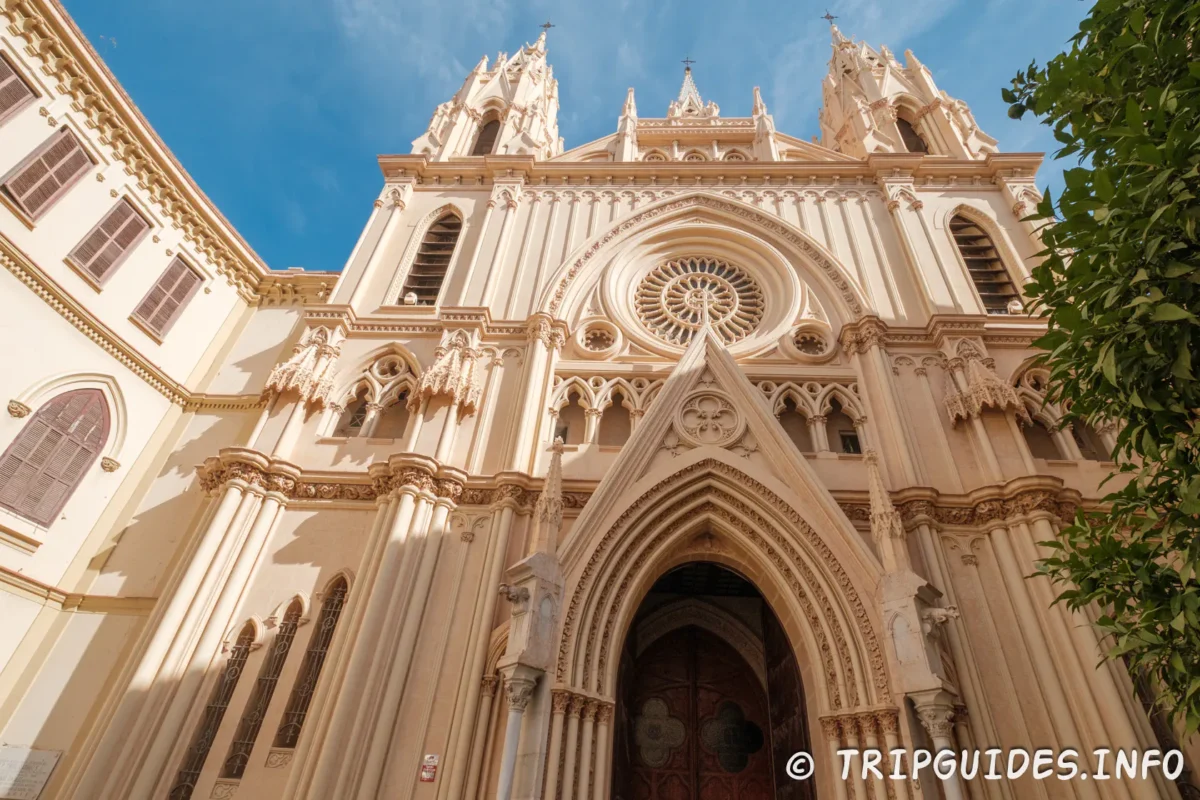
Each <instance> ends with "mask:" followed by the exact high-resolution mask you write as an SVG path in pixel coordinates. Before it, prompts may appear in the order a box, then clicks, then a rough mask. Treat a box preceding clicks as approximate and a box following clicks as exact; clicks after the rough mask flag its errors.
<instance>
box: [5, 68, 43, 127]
mask: <svg viewBox="0 0 1200 800" xmlns="http://www.w3.org/2000/svg"><path fill="white" fill-rule="evenodd" d="M36 96H37V95H35V94H34V93H33V89H31V88H29V84H28V83H26V82H25V81H24V80H22V78H21V76H20V75H19V74H17V70H16V68H15V67H13V65H12V64H10V63H9V61H8V59H7V58H5V57H4V56H3V55H0V122H3V121H4V120H6V119H8V118H9V117H10V116H12V115H13V114H15V113H17V111H19V110H20V109H22V108H24V107H25V106H26V105H27V104H28V103H30V102H31V101H32V100H33V98H34V97H36Z"/></svg>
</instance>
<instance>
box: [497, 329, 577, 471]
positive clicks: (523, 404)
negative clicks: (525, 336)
mask: <svg viewBox="0 0 1200 800" xmlns="http://www.w3.org/2000/svg"><path fill="white" fill-rule="evenodd" d="M563 342H564V337H563V333H562V331H561V330H559V329H557V328H555V327H553V326H552V325H551V321H550V319H549V318H548V317H546V316H545V315H542V314H538V315H536V316H535V318H534V320H533V321H532V323H531V324H530V327H529V345H528V346H527V348H526V351H525V375H524V380H523V381H522V383H523V386H522V390H521V399H520V402H519V403H517V404H515V405H514V406H513V407H514V408H515V409H518V412H519V414H520V416H519V417H518V419H517V424H516V427H515V431H514V435H513V438H512V440H511V447H512V451H511V454H510V457H509V466H508V468H509V469H511V470H514V471H517V472H528V471H529V470H530V468H531V466H532V464H531V461H532V456H533V448H534V444H535V441H536V439H537V430H538V425H539V423H540V422H541V419H542V414H543V413H545V411H544V408H543V406H544V399H545V396H546V386H547V384H548V382H549V377H550V374H551V372H552V371H553V368H554V367H553V355H554V353H555V352H556V351H557V350H558V348H560V347H562V345H563Z"/></svg>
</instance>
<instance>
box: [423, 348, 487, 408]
mask: <svg viewBox="0 0 1200 800" xmlns="http://www.w3.org/2000/svg"><path fill="white" fill-rule="evenodd" d="M479 356H480V351H479V350H478V349H477V348H476V347H475V343H474V342H473V341H472V336H471V334H469V333H467V332H466V331H461V330H460V331H455V332H454V333H450V334H448V335H446V337H445V338H444V339H443V341H442V345H441V346H440V347H438V349H437V350H436V351H435V352H434V354H433V364H431V365H430V366H429V369H427V370H425V371H424V372H423V373H421V381H420V383H419V384H418V385H417V389H416V391H414V392H413V393H412V394H411V395H410V396H409V399H408V406H409V408H412V409H416V408H419V407H420V406H421V404H422V403H425V402H428V401H429V400H431V399H433V398H435V397H446V398H448V399H449V400H450V402H451V403H453V404H455V405H457V406H458V413H459V416H462V415H464V414H470V413H472V412H474V411H475V406H476V404H477V403H478V402H479V392H480V389H479V382H478V381H477V379H476V376H475V362H476V361H477V360H478V359H479Z"/></svg>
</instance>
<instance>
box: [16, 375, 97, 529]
mask: <svg viewBox="0 0 1200 800" xmlns="http://www.w3.org/2000/svg"><path fill="white" fill-rule="evenodd" d="M107 439H108V403H106V402H105V401H104V395H103V394H102V393H101V392H100V390H99V389H79V390H78V391H74V392H67V393H66V394H60V395H59V396H58V397H55V398H54V399H53V400H51V401H50V402H49V403H46V404H45V405H44V406H42V407H41V408H40V409H38V412H37V414H35V415H34V416H33V419H31V420H29V422H28V423H26V425H25V427H24V428H22V429H21V432H20V433H19V434H17V438H16V439H15V440H13V443H12V444H11V445H9V446H8V449H7V450H5V451H4V456H3V457H2V458H0V506H4V507H5V508H8V509H11V510H12V511H15V512H17V513H18V514H20V515H21V516H23V517H25V518H27V519H30V520H33V521H34V522H36V523H38V524H39V525H49V524H50V523H51V522H53V521H54V519H55V518H56V517H57V516H58V514H59V512H60V511H62V508H63V506H64V505H66V504H67V499H68V498H70V496H71V494H72V493H73V492H74V491H75V488H76V487H77V486H79V482H80V481H81V480H83V476H84V474H85V473H86V472H87V470H88V467H90V466H91V465H92V463H93V462H94V461H95V460H96V457H97V456H98V455H99V454H100V449H101V448H102V447H104V442H105V440H107Z"/></svg>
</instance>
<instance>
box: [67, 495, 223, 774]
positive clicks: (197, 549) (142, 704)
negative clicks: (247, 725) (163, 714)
mask: <svg viewBox="0 0 1200 800" xmlns="http://www.w3.org/2000/svg"><path fill="white" fill-rule="evenodd" d="M202 484H203V481H202ZM212 488H217V487H210V489H212ZM219 488H220V494H219V499H218V500H216V501H215V502H216V510H215V511H214V512H213V513H212V516H211V518H210V519H209V520H208V524H207V525H206V526H205V527H204V529H203V530H202V531H201V532H200V533H199V535H198V536H197V537H196V539H197V540H196V543H195V545H194V548H193V549H192V551H191V552H190V553H186V552H185V557H184V558H182V559H181V560H180V562H179V566H178V567H177V568H176V575H175V576H174V577H173V579H172V582H173V583H174V588H173V589H172V590H171V591H170V593H169V598H170V599H169V600H167V601H166V602H165V603H164V602H160V603H158V604H157V608H156V609H155V615H154V616H153V617H152V618H151V620H150V623H149V624H148V625H147V626H146V627H147V631H152V632H151V633H149V635H148V637H147V636H144V637H143V638H144V640H145V641H144V644H143V645H142V654H141V657H140V659H138V661H137V666H136V667H135V668H134V670H133V673H132V675H130V676H129V677H128V684H127V686H126V688H125V690H124V692H123V694H122V696H121V699H120V700H119V702H118V703H117V705H116V709H115V710H114V711H113V713H112V716H111V717H110V718H109V719H108V722H107V724H106V726H105V728H106V730H105V733H104V735H103V738H101V739H100V740H99V742H98V743H97V745H96V749H95V752H94V753H93V754H92V756H91V759H90V761H89V763H88V766H87V768H86V770H85V771H84V772H83V775H82V776H81V778H80V780H79V784H78V788H77V792H76V794H77V795H78V796H79V797H101V796H104V787H106V785H108V784H109V783H110V782H116V781H119V780H120V779H121V778H122V777H123V776H127V775H128V774H129V771H130V764H129V761H128V759H130V758H136V756H135V755H134V752H133V748H134V747H135V746H136V743H137V741H138V739H140V738H141V733H140V732H142V731H144V730H145V727H146V726H147V725H148V724H149V718H150V714H151V713H152V711H153V708H154V704H153V703H152V702H151V701H150V700H149V699H148V698H149V696H150V695H151V693H152V691H153V690H154V683H155V678H156V676H157V675H158V673H159V670H160V669H162V668H163V666H164V664H174V663H176V662H177V661H178V659H179V658H180V655H181V649H182V648H183V647H184V644H185V642H186V641H187V640H188V638H189V637H188V636H187V635H186V632H187V631H188V630H189V629H191V628H193V627H194V626H195V624H196V617H197V616H198V615H199V614H200V613H201V609H202V604H200V603H198V602H197V599H198V598H200V597H204V596H205V595H206V594H207V593H208V591H210V590H211V587H212V585H213V584H214V583H215V580H216V573H217V572H218V571H219V568H218V564H220V563H223V562H224V560H225V559H226V558H227V557H228V551H229V548H231V547H232V545H233V542H232V537H230V536H229V535H228V534H229V533H230V527H231V523H232V522H233V520H234V515H235V514H236V512H237V510H238V508H239V506H240V505H241V502H242V495H243V490H244V488H245V484H243V483H242V482H240V481H237V482H230V483H225V484H221V485H220V486H219ZM210 574H211V575H212V577H209V576H210ZM206 578H208V580H206ZM167 585H168V586H170V583H168V584H167ZM166 595H167V592H164V596H166ZM158 691H159V692H161V691H162V690H161V687H159V689H158ZM148 703H149V704H150V705H149V707H147V704H148Z"/></svg>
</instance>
